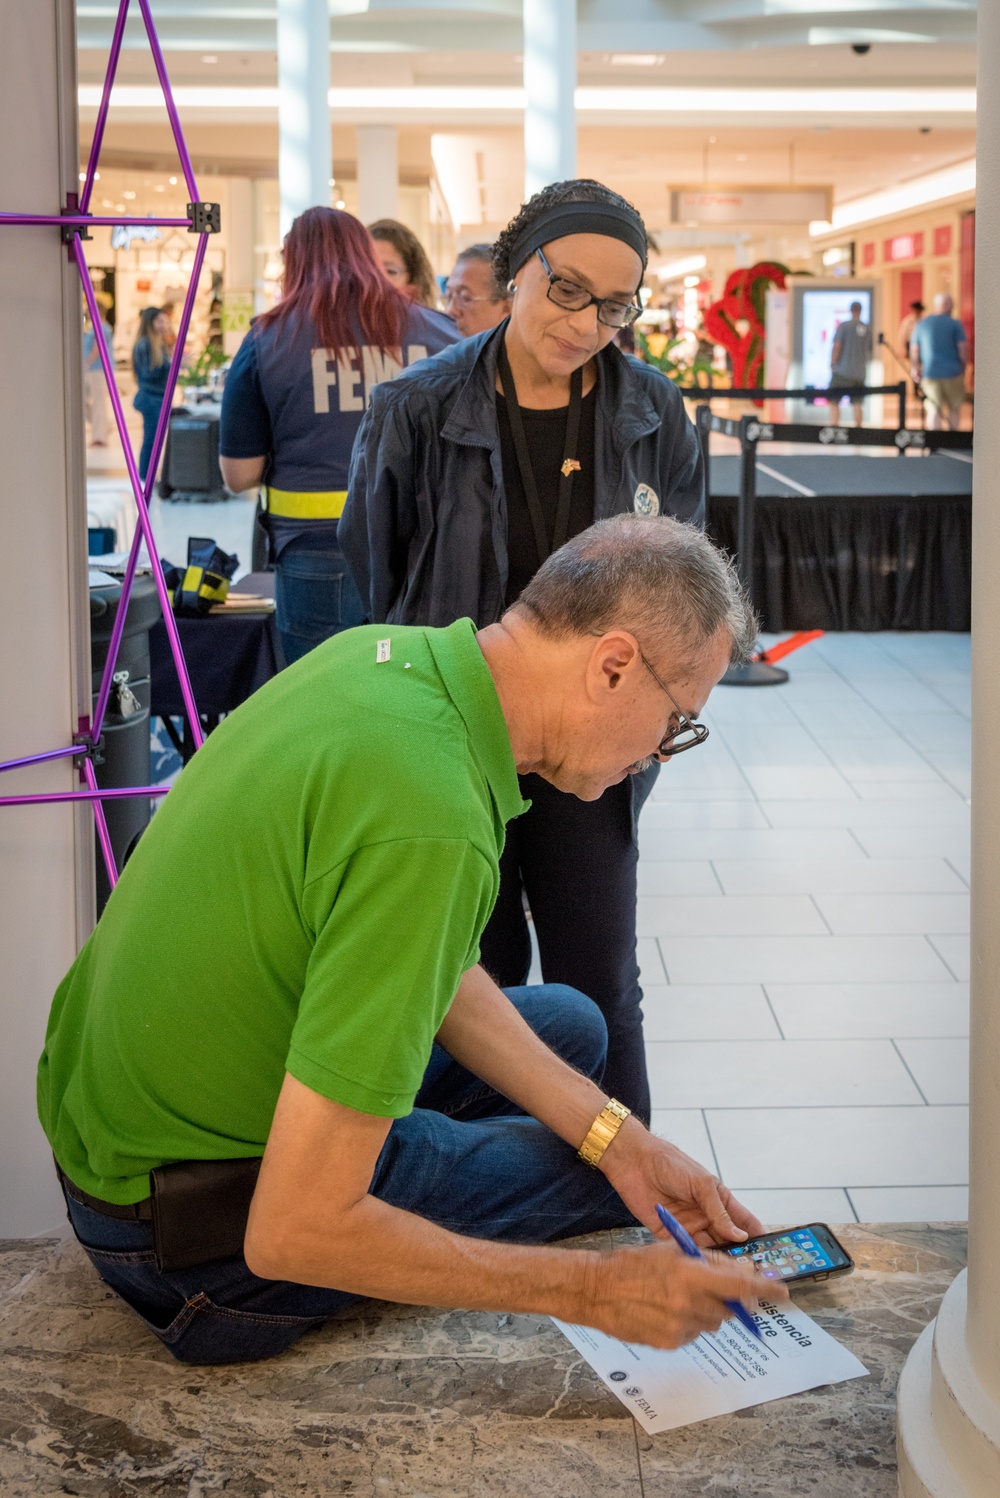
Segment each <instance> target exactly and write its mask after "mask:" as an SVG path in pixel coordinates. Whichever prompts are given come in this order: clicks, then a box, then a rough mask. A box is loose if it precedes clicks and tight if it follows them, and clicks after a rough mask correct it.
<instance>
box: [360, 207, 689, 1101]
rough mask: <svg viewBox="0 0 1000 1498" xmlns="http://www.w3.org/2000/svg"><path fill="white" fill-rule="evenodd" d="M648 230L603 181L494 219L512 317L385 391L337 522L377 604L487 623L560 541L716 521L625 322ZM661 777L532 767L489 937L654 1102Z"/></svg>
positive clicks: (509, 964) (685, 439)
mask: <svg viewBox="0 0 1000 1498" xmlns="http://www.w3.org/2000/svg"><path fill="white" fill-rule="evenodd" d="M645 265H646V230H645V227H644V225H643V222H642V219H641V218H640V216H639V214H638V213H637V211H636V210H635V209H634V208H633V207H632V205H631V204H630V203H627V202H626V201H625V199H624V198H622V197H620V196H619V195H618V193H616V192H612V191H611V189H610V188H607V187H603V186H602V185H601V184H600V183H599V182H590V181H570V182H558V183H555V184H554V185H553V186H550V187H546V188H544V189H543V190H542V191H541V192H539V193H536V194H535V196H534V197H533V198H532V199H531V200H530V202H528V203H527V204H526V205H525V206H524V207H523V208H522V209H521V211H520V213H518V215H517V217H516V218H515V219H514V220H513V221H512V222H511V223H510V224H509V225H508V226H507V228H506V229H505V230H504V231H503V233H502V234H501V235H500V237H499V239H498V240H497V243H496V246H495V253H494V268H495V279H496V282H497V284H498V285H501V286H505V287H506V288H507V292H508V295H509V296H510V297H511V311H510V317H509V318H507V319H505V320H504V321H503V322H502V323H501V324H500V326H499V327H497V328H496V329H495V330H494V331H493V332H492V333H484V334H481V335H480V336H479V337H477V338H470V339H468V340H467V341H466V342H464V343H462V344H460V345H459V346H458V347H457V348H455V349H449V350H447V351H446V352H445V353H444V354H442V355H439V356H438V358H436V359H432V360H430V361H428V363H427V364H425V365H424V366H423V368H422V369H420V370H414V371H413V373H412V374H407V375H406V376H404V378H403V379H401V380H398V381H396V382H395V384H394V385H393V386H392V387H391V388H390V387H385V388H384V389H380V390H377V391H376V392H375V396H374V398H373V400H372V403H371V406H370V408H369V410H368V412H367V414H366V416H365V419H364V421H363V423H362V426H361V431H360V432H359V434H358V441H357V445H356V447H355V450H354V458H353V461H352V465H351V474H350V479H349V484H348V490H349V494H348V501H347V505H346V506H345V509H344V515H343V519H342V521H341V538H342V544H343V547H344V554H345V556H346V558H347V561H348V565H349V566H350V568H351V571H352V572H353V574H354V577H355V580H356V582H357V584H358V589H359V591H360V593H361V595H362V597H363V598H364V600H365V603H366V604H367V606H368V608H369V610H370V612H371V617H372V618H373V619H385V620H389V621H391V622H392V623H395V624H434V625H446V624H450V623H451V622H452V621H453V620H454V619H459V618H462V617H463V616H464V615H468V616H470V617H471V618H473V619H474V620H475V621H476V623H477V624H479V625H480V626H482V625H488V624H492V623H493V622H494V621H495V620H496V619H498V618H499V617H500V616H501V614H502V613H503V611H504V609H505V608H509V607H510V606H511V605H512V604H514V603H515V602H516V600H517V599H518V597H519V596H520V594H521V592H522V590H523V589H524V588H525V587H526V586H527V584H528V583H529V582H530V581H531V578H532V577H533V576H534V574H535V572H536V571H537V570H538V568H539V567H540V566H541V564H542V563H543V562H544V561H545V559H546V557H548V555H549V554H550V553H551V552H553V551H555V550H557V549H558V548H559V547H560V546H562V545H563V544H564V542H565V541H566V540H567V539H568V538H570V537H572V536H575V535H576V534H578V532H580V531H582V530H584V529H586V527H587V526H589V525H591V524H592V523H593V522H594V521H595V520H600V519H603V518H605V517H607V516H610V515H615V514H619V513H630V514H636V515H641V516H644V517H654V516H657V515H668V514H672V515H675V516H677V517H679V518H680V519H682V520H692V521H695V522H697V523H700V522H701V519H702V515H703V498H702V490H703V473H702V465H701V459H700V455H699V449H698V443H697V440H696V437H695V433H694V428H693V427H692V425H691V423H690V422H689V420H688V418H687V416H686V414H685V411H684V404H683V400H682V398H681V396H680V394H679V393H678V391H677V390H676V389H675V388H674V386H673V385H671V384H670V383H669V381H667V380H665V379H664V378H663V376H662V375H661V374H659V373H658V372H657V371H656V370H654V369H652V368H650V367H649V366H648V365H645V364H642V363H640V362H639V361H638V360H636V359H633V358H629V357H627V356H625V355H624V354H622V353H621V352H620V351H619V350H618V349H617V348H616V347H615V346H614V343H613V339H614V337H615V334H616V333H617V332H618V331H619V330H620V329H621V328H623V327H628V326H629V325H630V324H631V323H633V322H634V321H635V319H636V318H637V317H638V315H639V312H640V310H641V309H640V304H639V301H638V293H639V287H640V285H641V284H642V278H643V272H644V269H645ZM655 773H656V772H655V769H654V770H653V771H652V774H651V775H645V776H640V777H639V778H638V779H636V778H633V777H629V778H628V779H625V780H622V781H620V782H618V783H617V784H615V785H613V786H612V787H611V788H610V789H609V790H608V791H607V792H606V793H605V794H604V795H603V796H601V797H599V798H598V799H596V800H592V801H587V802H586V803H582V802H580V801H577V800H574V799H573V798H572V797H569V796H564V795H563V794H562V793H561V792H560V791H559V789H558V788H557V787H555V786H554V785H552V784H551V783H550V782H547V781H546V780H545V779H543V778H541V777H539V776H537V775H534V774H526V775H524V777H523V778H522V781H521V794H522V795H523V796H524V797H525V799H526V800H530V802H531V809H530V811H528V812H527V813H526V815H525V816H523V817H519V818H518V820H517V822H516V823H515V824H514V826H513V827H512V828H511V831H510V836H509V837H508V839H507V843H506V846H505V848H504V854H503V860H502V863H501V880H500V894H499V897H498V899H497V903H496V908H495V910H494V912H493V916H492V918H491V920H490V923H489V926H488V927H487V929H486V931H485V933H484V935H483V941H482V957H483V965H484V967H485V968H486V970H487V972H489V973H491V974H492V975H493V977H495V978H496V979H497V981H498V982H499V983H500V984H501V985H502V986H505V985H512V984H519V983H524V982H525V980H526V978H527V975H528V969H529V966H530V961H531V945H530V939H529V934H528V927H527V923H526V918H525V897H527V904H528V906H529V907H530V910H531V916H532V920H533V922H534V927H535V931H536V934H537V937H538V945H539V948H540V952H541V961H542V972H543V973H544V975H545V978H546V981H547V982H553V983H568V984H570V985H572V986H573V987H574V988H580V989H582V990H583V991H584V992H585V993H587V994H589V995H590V997H591V998H593V999H594V1000H595V1001H596V1003H597V1004H598V1005H599V1007H600V1009H601V1012H602V1013H603V1015H604V1018H605V1021H606V1023H607V1026H608V1070H607V1081H608V1086H609V1087H610V1089H611V1090H612V1092H614V1093H615V1094H616V1096H618V1097H620V1098H622V1100H623V1101H624V1102H626V1103H627V1104H628V1106H629V1107H630V1108H632V1109H633V1111H634V1112H636V1113H637V1114H639V1116H640V1117H641V1118H644V1119H648V1117H649V1084H648V1081H647V1077H646V1057H645V1049H644V1045H643V1034H642V1011H641V1007H640V1005H641V999H642V994H641V990H640V987H639V969H638V964H637V962H636V941H635V918H636V867H637V861H638V852H637V847H636V831H635V828H636V818H637V815H638V811H639V809H640V807H641V805H642V803H643V801H644V799H645V797H646V796H647V795H648V793H649V791H650V789H651V785H652V779H653V778H654V777H655Z"/></svg>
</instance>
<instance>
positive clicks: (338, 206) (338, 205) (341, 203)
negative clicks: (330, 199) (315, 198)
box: [334, 198, 346, 208]
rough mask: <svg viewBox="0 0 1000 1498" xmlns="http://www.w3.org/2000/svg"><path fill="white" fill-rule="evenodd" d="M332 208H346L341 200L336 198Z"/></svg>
mask: <svg viewBox="0 0 1000 1498" xmlns="http://www.w3.org/2000/svg"><path fill="white" fill-rule="evenodd" d="M334 206H335V207H337V208H344V207H346V204H345V202H344V200H343V198H338V199H337V201H336V204H335V205H334Z"/></svg>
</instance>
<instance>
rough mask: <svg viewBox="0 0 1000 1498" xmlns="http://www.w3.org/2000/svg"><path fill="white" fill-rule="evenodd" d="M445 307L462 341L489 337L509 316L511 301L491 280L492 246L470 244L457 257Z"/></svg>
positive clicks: (446, 287)
mask: <svg viewBox="0 0 1000 1498" xmlns="http://www.w3.org/2000/svg"><path fill="white" fill-rule="evenodd" d="M444 305H445V310H446V311H447V312H448V314H449V316H450V317H453V318H454V320H455V326H456V327H457V328H458V331H459V333H460V334H461V335H462V337H463V338H472V337H474V335H475V334H476V333H488V332H489V330H490V329H491V328H495V327H496V326H497V324H498V323H502V322H503V320H504V318H505V317H509V316H510V297H509V296H507V295H505V293H504V292H502V291H501V290H499V288H498V287H497V283H496V281H495V280H494V278H493V246H492V245H491V244H470V245H468V246H467V247H466V248H465V249H464V250H462V251H461V252H460V253H459V256H458V259H457V260H456V261H455V268H454V270H453V271H452V273H451V275H450V276H449V277H448V281H447V284H446V285H445V288H444Z"/></svg>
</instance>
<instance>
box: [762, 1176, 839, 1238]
mask: <svg viewBox="0 0 1000 1498" xmlns="http://www.w3.org/2000/svg"><path fill="white" fill-rule="evenodd" d="M740 1201H741V1202H742V1203H743V1205H744V1206H745V1207H749V1209H750V1211H751V1212H753V1213H754V1214H755V1215H756V1216H757V1217H759V1218H760V1220H761V1222H762V1223H763V1224H764V1226H765V1227H769V1228H792V1227H800V1226H803V1225H805V1224H806V1223H810V1222H825V1223H828V1224H829V1225H830V1226H831V1227H833V1226H835V1225H836V1224H837V1223H838V1222H853V1221H854V1211H853V1209H852V1207H851V1203H850V1200H849V1198H848V1195H847V1192H846V1191H838V1190H836V1189H834V1187H832V1186H826V1187H822V1186H817V1187H813V1188H806V1189H804V1190H802V1189H800V1190H798V1191H788V1190H785V1191H781V1190H777V1191H760V1190H757V1191H754V1190H751V1191H741V1192H740Z"/></svg>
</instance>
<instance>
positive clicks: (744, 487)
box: [722, 416, 788, 687]
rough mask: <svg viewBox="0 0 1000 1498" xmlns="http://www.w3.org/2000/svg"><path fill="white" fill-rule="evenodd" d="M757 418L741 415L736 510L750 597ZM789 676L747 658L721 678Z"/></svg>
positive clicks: (772, 681)
mask: <svg viewBox="0 0 1000 1498" xmlns="http://www.w3.org/2000/svg"><path fill="white" fill-rule="evenodd" d="M759 437H760V422H759V421H758V419H757V417H756V416H743V417H741V418H740V496H739V507H738V509H737V512H736V572H737V575H738V577H739V580H740V582H741V584H742V585H743V591H744V592H745V593H746V594H747V596H748V597H749V598H752V597H753V557H754V545H755V541H756V531H757V442H758V439H759ZM787 680H788V672H787V671H784V670H782V668H781V667H780V666H771V665H769V664H768V663H767V661H747V663H746V665H745V666H730V668H729V670H728V671H727V672H726V674H725V676H724V677H723V678H722V685H723V686H727V687H776V686H780V684H781V683H782V682H784V681H787Z"/></svg>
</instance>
